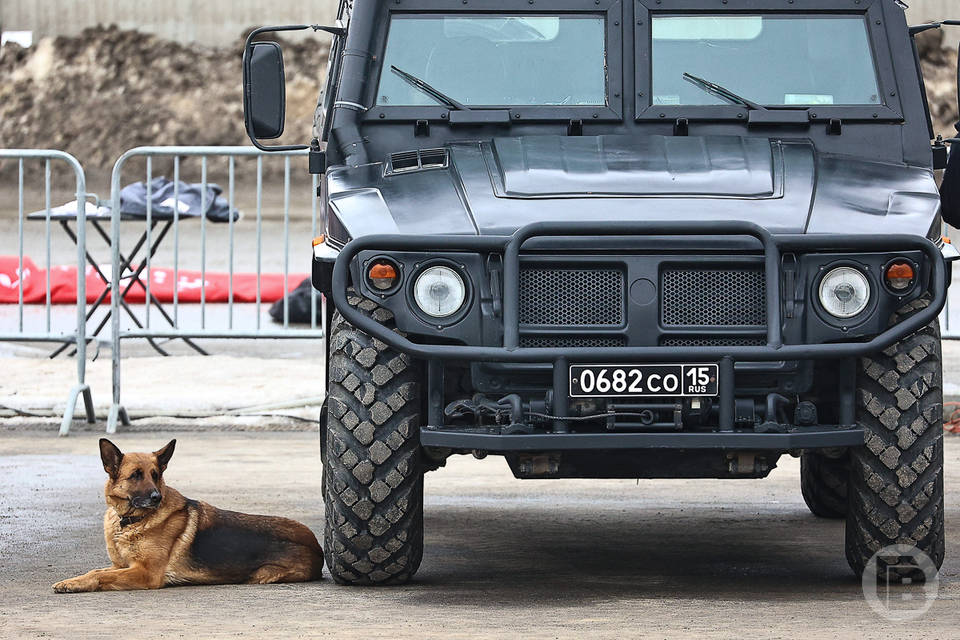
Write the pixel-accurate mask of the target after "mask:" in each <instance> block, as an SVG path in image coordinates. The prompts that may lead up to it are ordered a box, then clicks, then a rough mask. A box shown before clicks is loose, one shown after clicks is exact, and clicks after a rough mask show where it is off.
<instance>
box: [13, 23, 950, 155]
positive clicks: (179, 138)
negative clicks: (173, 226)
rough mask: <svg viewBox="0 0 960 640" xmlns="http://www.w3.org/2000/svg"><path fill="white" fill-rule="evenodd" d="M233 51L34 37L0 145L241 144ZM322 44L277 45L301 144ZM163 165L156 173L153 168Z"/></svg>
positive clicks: (123, 37) (943, 102)
mask: <svg viewBox="0 0 960 640" xmlns="http://www.w3.org/2000/svg"><path fill="white" fill-rule="evenodd" d="M245 35H246V34H238V38H237V44H236V46H233V47H230V48H224V49H211V48H205V47H201V46H184V45H181V44H177V43H175V42H171V41H167V40H162V39H160V38H158V37H156V36H152V35H148V34H144V33H140V32H137V31H124V30H120V29H118V28H117V27H97V28H92V29H87V30H85V31H84V32H83V33H82V34H81V35H80V36H78V37H71V38H68V37H60V38H55V39H50V38H47V39H43V40H41V41H40V42H39V43H37V44H36V45H35V46H33V47H31V48H29V49H24V48H22V47H20V46H18V45H16V44H13V43H8V44H7V45H5V46H4V47H3V49H2V50H0V147H28V148H44V147H46V148H53V149H62V150H64V151H67V152H69V153H71V154H73V155H75V156H76V157H77V158H79V159H80V160H81V162H82V163H83V165H84V167H85V168H86V169H87V171H88V172H90V173H97V172H108V171H109V170H110V168H111V167H112V164H113V162H114V161H115V160H116V158H117V157H119V156H120V154H121V153H123V152H124V151H126V150H127V149H130V148H132V147H136V146H139V145H244V144H247V138H246V135H245V133H244V130H243V106H242V103H241V79H240V60H241V54H242V43H243V38H244V36H245ZM918 44H919V46H920V51H921V56H922V59H923V63H922V64H923V70H924V75H925V77H926V79H927V80H926V81H927V91H928V93H929V95H930V98H931V111H932V114H933V119H934V129H935V131H936V132H937V133H941V134H943V135H944V136H945V137H950V136H953V135H954V126H953V125H954V124H955V123H956V122H957V120H958V118H960V115H958V113H957V104H956V95H957V94H956V75H955V69H956V67H955V64H956V57H955V53H953V52H952V51H951V50H949V49H946V48H945V47H944V40H943V33H942V32H941V31H928V32H926V33H924V34H922V35H921V36H920V37H919V38H918ZM327 52H328V42H326V41H325V40H324V39H311V40H306V41H303V42H299V41H298V42H297V43H295V44H294V43H291V42H284V55H285V60H284V62H285V68H286V71H287V132H288V133H287V134H286V135H285V136H284V139H282V140H281V142H288V143H293V142H304V141H305V140H306V139H307V137H308V136H309V134H310V131H311V125H312V121H313V111H314V107H315V105H316V98H317V95H318V93H319V90H320V87H321V85H322V83H323V76H324V73H325V69H326V57H327ZM164 170H167V171H169V168H166V169H165V168H164V167H162V166H161V167H158V171H164Z"/></svg>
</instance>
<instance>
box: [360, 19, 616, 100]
mask: <svg viewBox="0 0 960 640" xmlns="http://www.w3.org/2000/svg"><path fill="white" fill-rule="evenodd" d="M391 67H396V68H397V69H399V70H401V71H403V72H406V73H407V74H410V75H411V76H415V77H417V78H419V79H421V80H423V81H425V82H426V83H428V84H429V85H431V86H432V87H434V88H435V89H436V90H437V91H439V92H441V93H443V94H444V95H447V96H449V97H450V98H453V99H454V100H456V101H458V102H461V103H463V104H465V105H485V106H495V105H504V106H509V105H554V106H562V105H571V106H575V105H589V106H603V105H606V104H607V88H606V87H607V81H606V80H607V74H606V47H605V35H604V18H603V17H602V16H599V15H554V16H549V15H548V16H545V15H538V16H505V15H497V16H489V15H488V16H469V15H467V16H460V15H458V16H456V17H452V16H442V15H438V16H423V15H416V16H413V15H411V16H405V15H396V14H395V15H393V16H392V17H391V19H390V32H389V35H388V37H387V49H386V53H385V55H384V60H383V65H382V67H381V68H382V72H381V74H380V87H379V90H378V91H377V105H379V106H423V105H431V106H432V105H436V104H442V102H441V101H439V100H437V99H435V98H433V97H431V96H429V95H428V94H427V93H424V92H423V91H420V90H418V89H416V88H415V87H413V86H411V84H410V83H409V82H407V81H405V80H404V79H403V78H402V77H401V76H400V75H399V74H397V73H395V72H393V71H392V70H391Z"/></svg>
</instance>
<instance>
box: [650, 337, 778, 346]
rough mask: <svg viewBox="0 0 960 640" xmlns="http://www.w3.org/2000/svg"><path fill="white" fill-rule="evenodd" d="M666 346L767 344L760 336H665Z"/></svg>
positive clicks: (663, 339) (662, 340)
mask: <svg viewBox="0 0 960 640" xmlns="http://www.w3.org/2000/svg"><path fill="white" fill-rule="evenodd" d="M660 344H661V345H663V346H664V347H757V346H762V345H765V344H767V340H766V338H760V337H754V336H749V337H740V338H734V337H706V336H698V337H691V338H687V337H681V336H665V337H663V338H661V339H660Z"/></svg>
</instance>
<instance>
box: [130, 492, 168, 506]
mask: <svg viewBox="0 0 960 640" xmlns="http://www.w3.org/2000/svg"><path fill="white" fill-rule="evenodd" d="M161 499H162V496H161V495H160V492H159V491H157V490H154V491H151V492H150V493H149V495H145V496H136V497H133V498H130V504H131V505H133V506H134V507H135V508H137V509H156V508H157V507H158V506H160V500H161Z"/></svg>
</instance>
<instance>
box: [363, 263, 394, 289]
mask: <svg viewBox="0 0 960 640" xmlns="http://www.w3.org/2000/svg"><path fill="white" fill-rule="evenodd" d="M367 278H368V279H369V280H370V284H371V286H373V288H374V289H377V290H379V291H386V290H387V289H390V288H392V287H393V285H394V284H396V282H397V268H396V267H395V266H394V265H393V264H391V263H389V262H386V261H377V262H374V263H373V264H372V265H370V269H369V270H368V271H367Z"/></svg>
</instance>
